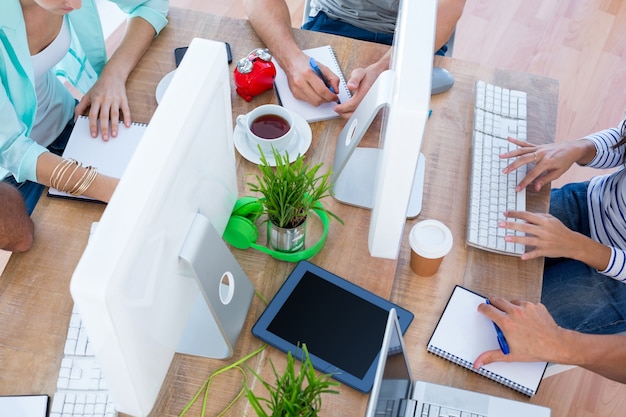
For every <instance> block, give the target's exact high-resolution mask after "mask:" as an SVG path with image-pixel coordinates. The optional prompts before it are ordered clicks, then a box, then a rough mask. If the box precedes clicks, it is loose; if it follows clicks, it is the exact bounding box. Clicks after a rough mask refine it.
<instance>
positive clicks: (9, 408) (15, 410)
mask: <svg viewBox="0 0 626 417" xmlns="http://www.w3.org/2000/svg"><path fill="white" fill-rule="evenodd" d="M47 413H48V396H47V395H8V396H0V417H46V415H47Z"/></svg>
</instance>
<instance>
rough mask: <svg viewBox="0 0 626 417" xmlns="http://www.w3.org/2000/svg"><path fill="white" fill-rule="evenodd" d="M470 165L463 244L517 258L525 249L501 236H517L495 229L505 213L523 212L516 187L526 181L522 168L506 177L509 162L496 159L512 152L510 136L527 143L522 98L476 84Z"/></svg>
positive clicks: (521, 195) (522, 197) (523, 194)
mask: <svg viewBox="0 0 626 417" xmlns="http://www.w3.org/2000/svg"><path fill="white" fill-rule="evenodd" d="M475 97H476V103H475V107H474V129H473V135H472V157H471V159H472V165H471V173H470V179H469V182H470V195H469V207H468V221H467V237H466V239H467V243H468V244H469V245H471V246H475V247H478V248H481V249H485V250H489V251H493V252H498V253H503V254H507V255H521V254H522V253H524V245H520V244H514V243H510V242H505V240H504V236H505V235H506V234H514V233H516V232H514V231H512V230H507V229H503V228H500V227H498V221H499V220H502V219H504V215H503V213H504V212H505V211H507V210H526V190H522V191H520V192H516V191H515V186H516V185H517V184H518V183H519V182H520V181H521V179H522V178H524V176H525V175H526V169H525V166H524V167H522V168H520V169H517V170H516V171H515V172H514V173H511V174H508V175H505V174H503V173H502V169H503V168H504V167H506V166H507V165H508V164H510V161H508V160H506V159H501V158H500V154H502V153H505V152H508V151H511V150H514V149H516V148H517V146H516V145H514V144H512V143H510V142H509V141H508V140H507V138H508V137H509V136H511V137H514V138H517V139H520V140H526V131H527V130H526V128H527V124H526V109H527V105H526V93H525V92H522V91H516V90H509V89H506V88H501V87H498V86H494V85H492V84H486V83H485V82H483V81H478V82H477V83H476V96H475Z"/></svg>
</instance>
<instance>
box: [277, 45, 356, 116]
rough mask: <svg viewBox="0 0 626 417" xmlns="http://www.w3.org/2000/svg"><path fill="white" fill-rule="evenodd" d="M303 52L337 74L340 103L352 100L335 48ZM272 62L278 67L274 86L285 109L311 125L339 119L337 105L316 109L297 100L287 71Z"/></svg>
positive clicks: (327, 47) (332, 104)
mask: <svg viewBox="0 0 626 417" xmlns="http://www.w3.org/2000/svg"><path fill="white" fill-rule="evenodd" d="M303 52H304V53H305V54H307V55H308V56H310V57H312V58H314V59H315V60H316V61H317V62H318V63H320V64H323V65H325V66H327V67H328V68H329V69H330V70H332V71H333V72H334V73H335V75H337V76H338V77H339V94H338V96H339V101H340V102H341V103H344V102H346V101H348V100H350V97H352V94H351V93H350V90H348V85H347V84H346V79H345V77H344V76H343V72H342V71H341V67H340V66H339V63H338V62H337V56H336V55H335V51H334V50H333V48H332V47H331V46H330V45H326V46H320V47H317V48H311V49H305V50H304V51H303ZM272 62H274V65H275V66H276V78H275V79H274V86H275V88H276V94H277V95H278V100H279V102H280V104H281V105H282V106H283V107H285V108H287V109H289V110H293V111H295V112H296V113H298V114H299V115H300V116H302V117H304V119H306V121H307V122H309V123H311V122H319V121H322V120H329V119H333V118H336V117H339V115H338V114H337V113H336V112H335V110H334V108H335V106H336V105H337V103H324V104H321V105H319V106H317V107H316V106H314V105H312V104H309V103H307V102H306V101H303V100H298V99H296V98H295V97H294V96H293V94H292V93H291V90H290V89H289V83H288V82H287V75H286V74H285V71H283V69H282V68H281V67H280V66H279V65H278V63H277V62H276V60H273V61H272Z"/></svg>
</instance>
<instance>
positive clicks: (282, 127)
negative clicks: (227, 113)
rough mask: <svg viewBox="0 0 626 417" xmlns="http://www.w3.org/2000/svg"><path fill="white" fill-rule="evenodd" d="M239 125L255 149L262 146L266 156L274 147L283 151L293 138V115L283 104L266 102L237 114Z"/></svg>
mask: <svg viewBox="0 0 626 417" xmlns="http://www.w3.org/2000/svg"><path fill="white" fill-rule="evenodd" d="M237 126H238V127H239V128H240V129H242V130H243V131H244V132H245V134H246V137H247V138H248V141H249V142H250V145H251V146H252V148H253V149H254V150H255V151H258V148H259V147H260V148H261V150H262V151H263V154H264V155H265V156H268V155H272V149H275V150H276V151H278V152H281V151H283V150H284V149H285V148H286V147H287V145H289V143H290V142H291V141H292V140H293V137H294V135H295V127H294V121H293V116H292V115H291V113H290V112H289V111H288V110H287V109H285V108H284V107H282V106H279V105H276V104H264V105H262V106H259V107H257V108H255V109H254V110H252V111H250V112H249V113H247V114H242V115H239V116H237Z"/></svg>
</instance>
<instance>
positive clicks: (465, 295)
mask: <svg viewBox="0 0 626 417" xmlns="http://www.w3.org/2000/svg"><path fill="white" fill-rule="evenodd" d="M485 299H486V298H485V297H483V296H481V295H479V294H476V293H475V292H473V291H470V290H468V289H466V288H463V287H461V286H459V285H457V286H456V287H455V288H454V290H453V292H452V295H451V296H450V299H449V300H448V304H447V305H446V308H445V309H444V311H443V314H442V315H441V318H440V319H439V323H437V326H436V327H435V330H434V332H433V335H432V336H431V338H430V341H429V342H428V347H427V349H428V351H429V352H431V353H434V354H435V355H438V356H441V357H442V358H444V359H447V360H449V361H451V362H454V363H456V364H457V365H460V366H463V367H464V368H467V369H470V370H472V371H474V372H477V373H479V374H480V375H483V376H485V377H487V378H490V379H492V380H494V381H496V382H499V383H501V384H503V385H506V386H507V387H509V388H513V389H515V390H517V391H519V392H521V393H523V394H526V395H528V396H530V397H532V396H533V395H535V393H536V392H537V388H538V387H539V383H540V382H541V379H542V378H543V374H544V372H545V370H546V366H547V365H548V364H547V362H494V363H490V364H488V365H485V366H483V367H482V368H480V369H474V367H473V362H474V360H475V359H476V358H477V357H478V355H480V354H481V353H482V352H485V351H487V350H494V349H499V348H500V347H499V345H498V340H497V338H496V331H495V328H494V326H493V323H492V322H491V320H489V319H488V318H487V317H486V316H484V315H483V314H481V313H479V312H478V311H477V308H478V306H479V305H480V304H481V303H484V302H485Z"/></svg>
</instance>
